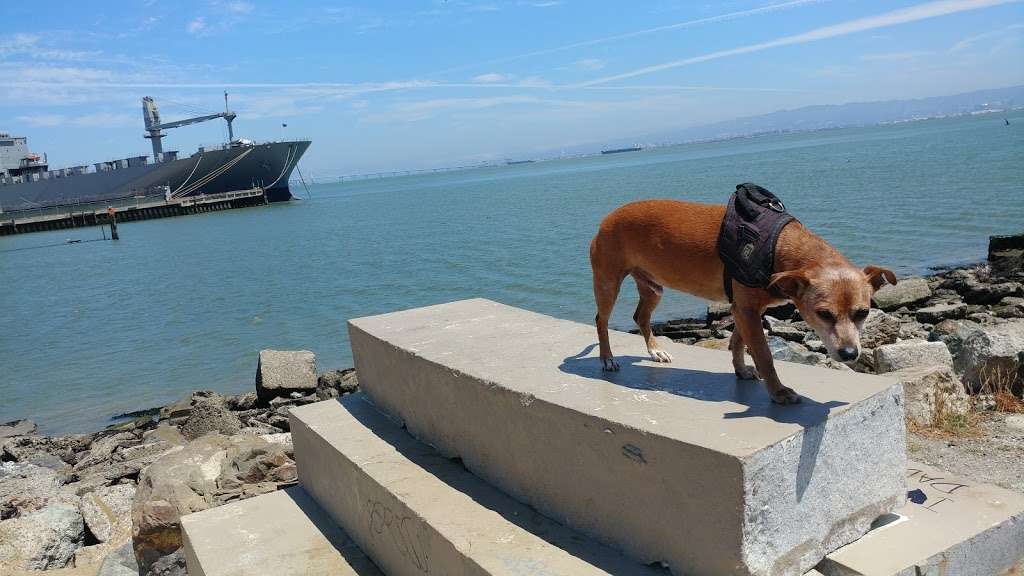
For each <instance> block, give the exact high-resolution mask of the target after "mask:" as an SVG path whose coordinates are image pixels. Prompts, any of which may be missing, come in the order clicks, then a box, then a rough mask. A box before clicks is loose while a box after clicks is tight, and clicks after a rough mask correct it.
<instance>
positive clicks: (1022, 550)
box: [818, 462, 1024, 576]
mask: <svg viewBox="0 0 1024 576" xmlns="http://www.w3.org/2000/svg"><path fill="white" fill-rule="evenodd" d="M908 466H909V471H908V478H907V480H908V483H909V486H908V488H909V489H910V491H909V493H908V496H909V501H908V502H907V504H906V505H905V506H903V507H902V508H900V509H899V510H897V511H896V514H897V515H899V516H900V519H899V520H897V521H895V522H892V523H891V524H888V525H885V526H882V527H881V528H879V529H877V530H874V531H872V532H870V533H869V534H868V535H866V536H865V537H863V538H861V539H860V540H858V541H856V542H854V543H853V544H850V545H848V546H844V547H843V548H840V549H839V550H837V551H835V552H833V553H831V554H829V555H828V557H827V558H826V559H825V561H823V562H822V563H821V565H820V566H818V570H819V571H821V572H822V573H824V574H825V575H826V576H851V575H859V574H863V575H865V576H890V575H898V576H918V575H923V576H939V575H941V576H992V575H996V574H1018V573H1020V571H1021V570H1024V495H1021V494H1018V493H1016V492H1010V491H1008V490H1003V489H1002V488H999V487H996V486H990V485H986V484H977V483H974V482H971V481H970V480H965V479H962V478H956V477H953V476H952V475H950V474H947V473H945V472H942V471H940V470H936V469H934V468H932V467H930V466H926V465H924V464H919V463H916V462H908ZM1014 568H1016V569H1017V570H1018V572H1013V571H1012V569H1014Z"/></svg>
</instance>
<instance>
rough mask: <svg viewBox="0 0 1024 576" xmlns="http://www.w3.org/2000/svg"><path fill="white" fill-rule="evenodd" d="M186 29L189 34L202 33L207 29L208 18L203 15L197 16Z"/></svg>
mask: <svg viewBox="0 0 1024 576" xmlns="http://www.w3.org/2000/svg"><path fill="white" fill-rule="evenodd" d="M185 30H186V31H187V32H188V33H189V34H202V33H203V31H205V30H206V18H205V17H203V16H197V17H196V18H194V19H192V21H190V22H189V23H188V26H186V27H185Z"/></svg>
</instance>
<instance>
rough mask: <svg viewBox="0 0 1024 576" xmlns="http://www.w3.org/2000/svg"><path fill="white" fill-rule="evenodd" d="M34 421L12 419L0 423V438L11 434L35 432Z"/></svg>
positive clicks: (23, 434) (19, 434)
mask: <svg viewBox="0 0 1024 576" xmlns="http://www.w3.org/2000/svg"><path fill="white" fill-rule="evenodd" d="M36 429H37V427H36V423H35V422H33V421H31V420H14V421H11V422H6V423H4V424H0V440H3V439H4V438H10V437H11V436H28V435H30V434H35V433H36Z"/></svg>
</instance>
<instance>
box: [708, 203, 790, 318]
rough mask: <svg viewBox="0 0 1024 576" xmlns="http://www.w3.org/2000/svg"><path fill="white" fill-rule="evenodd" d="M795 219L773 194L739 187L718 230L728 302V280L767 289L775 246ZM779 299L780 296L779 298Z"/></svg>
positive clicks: (729, 285)
mask: <svg viewBox="0 0 1024 576" xmlns="http://www.w3.org/2000/svg"><path fill="white" fill-rule="evenodd" d="M794 220H796V218H794V217H793V215H792V214H790V213H789V212H786V207H785V206H784V205H783V204H782V201H781V200H779V199H778V198H777V197H776V196H775V195H774V194H772V193H771V192H769V191H768V190H765V189H764V188H761V187H760V186H758V185H757V184H750V183H746V184H740V185H738V186H736V192H735V193H734V194H733V195H732V197H731V198H729V207H728V208H727V209H726V211H725V218H724V219H722V228H721V229H720V230H719V231H718V255H719V256H720V257H721V258H722V263H724V264H725V273H724V278H723V282H724V283H725V295H726V296H727V297H728V298H729V302H732V281H733V280H736V281H737V282H739V283H740V284H743V285H744V286H750V287H751V288H767V287H768V283H769V282H770V281H771V277H772V274H773V273H774V271H775V244H776V243H777V242H778V241H779V234H781V233H782V229H783V228H785V227H786V224H789V223H790V222H793V221H794ZM779 296H781V295H779Z"/></svg>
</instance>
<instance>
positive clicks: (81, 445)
mask: <svg viewBox="0 0 1024 576" xmlns="http://www.w3.org/2000/svg"><path fill="white" fill-rule="evenodd" d="M89 440H90V438H89V437H87V436H76V435H72V436H61V437H55V438H49V437H45V436H14V437H12V438H9V439H7V440H6V441H5V442H4V443H3V458H2V459H3V460H14V461H16V462H28V463H31V464H35V465H37V466H43V467H45V468H52V469H54V470H58V471H64V470H65V469H67V468H68V467H69V464H74V463H75V461H76V460H77V455H76V453H77V452H80V451H83V450H85V449H86V448H87V447H88V442H89Z"/></svg>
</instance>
